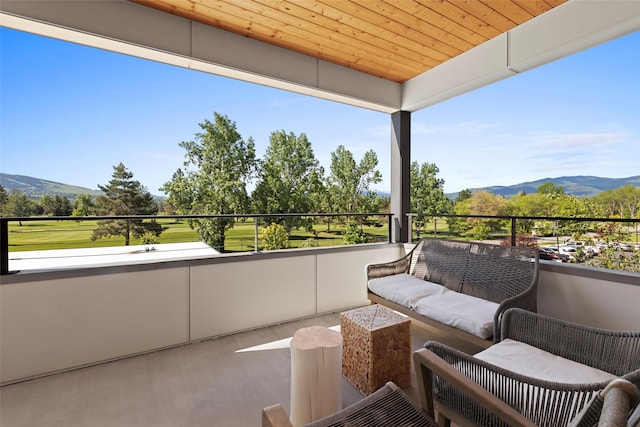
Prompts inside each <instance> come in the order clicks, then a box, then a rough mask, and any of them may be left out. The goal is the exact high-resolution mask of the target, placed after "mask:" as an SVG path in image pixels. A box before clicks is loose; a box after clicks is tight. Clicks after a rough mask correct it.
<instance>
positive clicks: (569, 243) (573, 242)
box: [564, 240, 584, 247]
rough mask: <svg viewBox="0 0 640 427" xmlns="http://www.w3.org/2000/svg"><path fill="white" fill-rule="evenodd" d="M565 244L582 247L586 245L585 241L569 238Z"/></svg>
mask: <svg viewBox="0 0 640 427" xmlns="http://www.w3.org/2000/svg"><path fill="white" fill-rule="evenodd" d="M564 246H575V247H582V246H584V242H577V241H574V240H569V241H568V242H566V243H565V244H564Z"/></svg>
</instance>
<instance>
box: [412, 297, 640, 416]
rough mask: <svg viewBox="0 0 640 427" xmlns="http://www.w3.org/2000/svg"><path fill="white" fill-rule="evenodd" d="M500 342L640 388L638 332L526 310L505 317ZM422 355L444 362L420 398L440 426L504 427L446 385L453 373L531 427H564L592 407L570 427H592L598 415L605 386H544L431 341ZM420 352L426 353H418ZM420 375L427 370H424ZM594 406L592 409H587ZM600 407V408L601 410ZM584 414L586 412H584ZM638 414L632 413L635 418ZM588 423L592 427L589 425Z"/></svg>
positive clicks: (547, 384)
mask: <svg viewBox="0 0 640 427" xmlns="http://www.w3.org/2000/svg"><path fill="white" fill-rule="evenodd" d="M501 338H502V339H507V338H510V339H512V340H516V341H520V342H524V343H526V344H529V345H531V346H534V347H537V348H539V349H542V350H545V351H547V352H549V353H552V354H554V355H557V356H560V357H563V358H565V359H569V360H573V361H575V362H578V363H581V364H584V365H588V366H591V367H593V368H597V369H600V370H603V371H606V372H609V373H611V374H613V375H614V376H616V377H618V378H622V379H625V380H627V381H629V382H631V383H632V384H634V385H635V386H636V387H638V388H640V331H611V330H606V329H599V328H593V327H588V326H582V325H577V324H574V323H570V322H566V321H563V320H559V319H554V318H550V317H547V316H543V315H541V314H537V313H531V312H528V311H525V310H519V309H511V310H508V311H507V312H506V313H505V314H504V318H503V321H502V325H501ZM425 349H426V350H428V351H429V352H431V353H433V354H434V355H436V356H437V357H439V358H441V359H442V360H444V361H445V362H446V363H445V365H444V366H445V368H444V369H441V373H440V374H438V373H437V372H435V373H434V372H424V373H423V375H427V376H428V377H429V379H428V380H426V381H424V387H425V391H424V393H425V395H426V396H427V397H426V399H427V400H428V401H432V402H433V405H434V407H435V410H436V411H437V412H438V414H439V415H440V417H441V418H440V419H439V420H438V421H439V424H440V425H445V426H446V425H448V423H449V421H453V422H455V423H456V424H457V425H459V426H470V425H492V426H493V425H495V426H500V425H508V423H502V422H500V420H498V419H496V418H495V416H494V415H493V414H491V413H489V412H488V411H486V410H484V409H482V408H481V407H479V406H478V405H477V404H476V403H475V402H474V401H473V400H472V399H471V398H470V397H469V396H468V394H465V393H461V392H460V391H459V389H456V388H455V386H452V384H451V383H450V382H449V381H448V380H447V379H446V377H447V376H449V375H450V374H451V373H452V372H454V373H455V374H460V373H463V374H464V375H465V376H467V377H468V378H471V377H472V379H473V381H474V382H476V383H477V384H478V385H479V386H481V387H482V389H484V390H488V391H490V392H491V393H493V394H494V395H496V396H499V397H500V398H501V399H502V400H503V401H504V402H505V403H506V404H507V405H509V406H511V407H512V408H514V409H516V410H517V411H518V412H519V413H521V414H522V415H524V416H525V417H526V418H527V419H529V420H531V421H532V422H534V423H535V425H544V426H549V427H554V426H566V425H568V424H569V422H571V421H572V420H574V419H575V418H576V417H577V416H578V414H579V411H580V409H581V408H585V407H589V405H591V406H592V408H591V409H592V410H591V412H592V413H591V414H589V413H586V414H584V415H581V416H580V417H579V418H581V419H582V420H583V421H581V422H580V423H575V421H574V424H572V425H575V426H586V425H594V423H595V422H597V416H598V412H597V411H595V412H594V411H593V408H595V409H598V402H597V400H596V397H597V395H598V392H599V391H600V390H602V389H604V388H605V387H606V386H607V385H608V384H609V382H600V383H589V384H566V383H556V382H550V381H543V380H539V379H536V378H531V377H527V376H524V375H519V374H517V373H514V372H511V371H508V370H506V369H502V368H501V367H498V366H495V365H492V364H490V363H487V362H484V361H482V360H479V359H476V358H474V357H473V356H471V355H468V354H466V353H462V352H460V351H458V350H455V349H453V348H450V347H448V346H446V345H443V344H441V343H438V342H435V341H431V342H427V343H426V344H425ZM420 351H425V350H424V349H423V350H420ZM422 369H426V368H425V367H424V366H423V367H422ZM592 401H595V404H593V403H591V404H590V402H592ZM601 406H602V405H601V404H600V408H601ZM585 411H587V412H589V411H588V410H585ZM638 411H640V409H637V410H636V412H634V413H636V417H637V416H638V415H637V412H638ZM589 422H591V424H589Z"/></svg>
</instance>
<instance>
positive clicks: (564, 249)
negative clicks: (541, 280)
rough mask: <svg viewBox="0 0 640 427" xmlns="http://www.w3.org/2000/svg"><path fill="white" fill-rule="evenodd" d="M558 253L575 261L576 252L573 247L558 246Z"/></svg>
mask: <svg viewBox="0 0 640 427" xmlns="http://www.w3.org/2000/svg"><path fill="white" fill-rule="evenodd" d="M558 252H559V253H561V254H564V255H567V256H568V257H569V259H575V258H576V255H577V254H578V250H577V249H576V248H575V246H560V247H559V248H558Z"/></svg>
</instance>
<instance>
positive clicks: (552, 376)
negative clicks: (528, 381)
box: [475, 339, 616, 384]
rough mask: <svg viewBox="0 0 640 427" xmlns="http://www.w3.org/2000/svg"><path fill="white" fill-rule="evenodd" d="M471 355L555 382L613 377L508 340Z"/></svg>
mask: <svg viewBox="0 0 640 427" xmlns="http://www.w3.org/2000/svg"><path fill="white" fill-rule="evenodd" d="M475 357H476V358H478V359H480V360H484V361H485V362H489V363H491V364H493V365H496V366H500V367H501V368H505V369H508V370H509V371H512V372H516V373H518V374H521V375H526V376H528V377H532V378H537V379H540V380H546V381H554V382H558V383H566V384H576V383H577V384H580V383H598V382H605V381H610V380H612V379H614V378H616V377H615V376H614V375H612V374H610V373H608V372H605V371H601V370H599V369H596V368H592V367H590V366H587V365H583V364H581V363H578V362H574V361H573V360H569V359H565V358H563V357H560V356H556V355H554V354H551V353H548V352H546V351H544V350H541V349H539V348H536V347H533V346H530V345H529V344H525V343H522V342H519V341H514V340H510V339H506V340H504V341H501V342H499V343H497V344H494V345H492V346H491V347H489V348H488V349H486V350H483V351H481V352H480V353H478V354H476V355H475Z"/></svg>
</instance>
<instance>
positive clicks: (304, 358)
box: [290, 326, 342, 427]
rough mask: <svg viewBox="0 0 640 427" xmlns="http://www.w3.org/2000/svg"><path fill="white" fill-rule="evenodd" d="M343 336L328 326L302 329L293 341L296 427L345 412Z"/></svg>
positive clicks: (294, 416) (293, 413) (293, 421)
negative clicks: (343, 398)
mask: <svg viewBox="0 0 640 427" xmlns="http://www.w3.org/2000/svg"><path fill="white" fill-rule="evenodd" d="M341 383H342V335H340V333H339V332H336V331H333V330H331V329H329V328H325V327H324V326H311V327H309V328H302V329H299V330H297V331H296V333H295V334H293V339H292V340H291V410H290V418H291V423H292V424H293V427H299V426H301V425H303V424H306V423H310V422H312V421H315V420H318V419H320V418H322V417H326V416H327V415H330V414H333V413H334V412H337V411H339V410H341V409H342V384H341Z"/></svg>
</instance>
